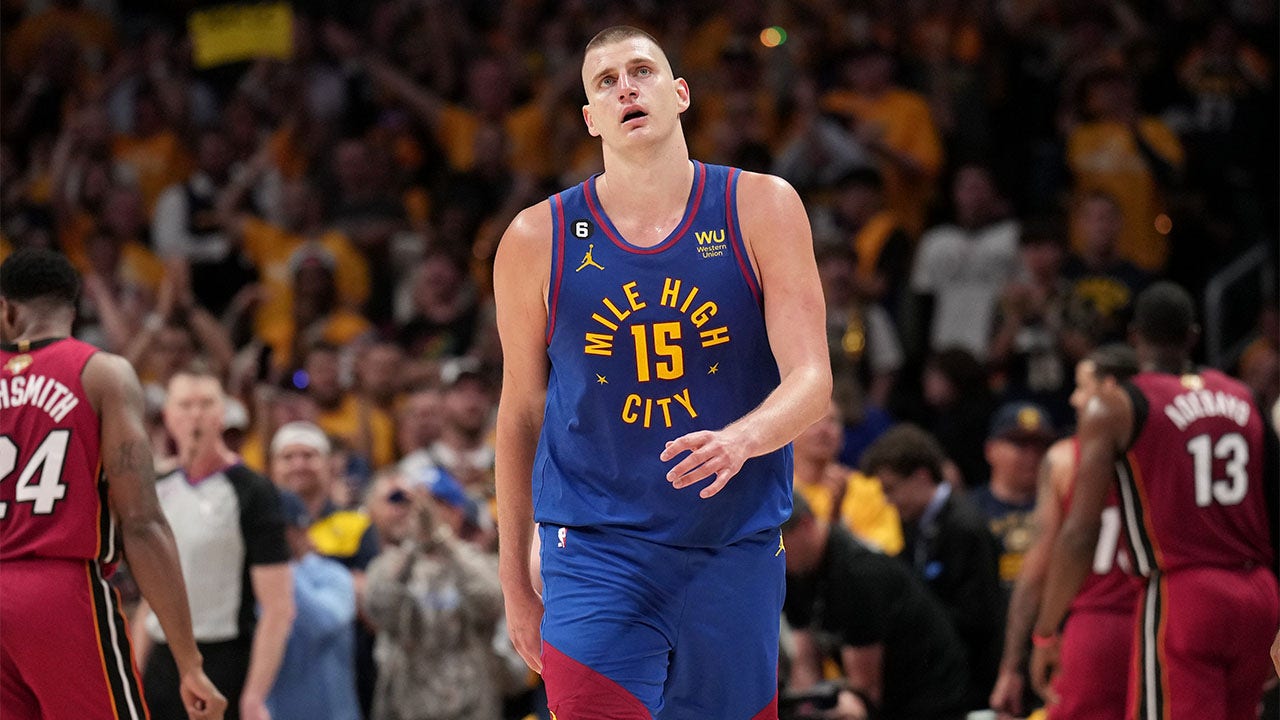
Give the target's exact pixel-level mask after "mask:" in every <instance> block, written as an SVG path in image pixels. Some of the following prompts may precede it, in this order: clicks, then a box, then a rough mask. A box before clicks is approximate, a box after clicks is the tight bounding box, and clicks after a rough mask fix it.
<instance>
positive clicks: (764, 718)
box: [751, 691, 778, 720]
mask: <svg viewBox="0 0 1280 720" xmlns="http://www.w3.org/2000/svg"><path fill="white" fill-rule="evenodd" d="M751 720H778V693H777V691H774V693H773V699H772V700H770V701H769V704H768V705H765V706H764V707H763V708H761V709H760V712H758V713H756V714H755V715H752V716H751Z"/></svg>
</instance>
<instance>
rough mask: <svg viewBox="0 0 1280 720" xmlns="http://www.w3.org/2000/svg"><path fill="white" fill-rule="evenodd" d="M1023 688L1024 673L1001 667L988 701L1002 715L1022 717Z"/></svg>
mask: <svg viewBox="0 0 1280 720" xmlns="http://www.w3.org/2000/svg"><path fill="white" fill-rule="evenodd" d="M1022 690H1023V681H1022V673H1021V672H1019V671H1017V670H1011V669H1006V668H1001V669H1000V675H999V676H998V677H996V686H995V688H994V689H993V690H992V691H991V697H990V698H988V699H987V703H988V704H989V705H990V706H991V709H992V710H995V711H996V712H997V713H999V716H1000V717H1022Z"/></svg>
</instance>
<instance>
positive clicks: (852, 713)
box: [826, 690, 870, 720]
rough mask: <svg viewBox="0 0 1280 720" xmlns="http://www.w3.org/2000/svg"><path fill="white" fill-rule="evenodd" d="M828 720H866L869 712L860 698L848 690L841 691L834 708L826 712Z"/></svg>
mask: <svg viewBox="0 0 1280 720" xmlns="http://www.w3.org/2000/svg"><path fill="white" fill-rule="evenodd" d="M826 717H827V718H828V720H867V718H868V717H870V711H869V710H867V704H866V703H864V702H862V698H860V697H858V696H857V695H855V694H854V693H852V692H850V691H848V690H841V691H840V694H839V695H837V696H836V706H835V707H834V708H832V709H830V710H828V711H827V713H826Z"/></svg>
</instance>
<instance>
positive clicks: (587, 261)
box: [574, 243, 604, 272]
mask: <svg viewBox="0 0 1280 720" xmlns="http://www.w3.org/2000/svg"><path fill="white" fill-rule="evenodd" d="M595 249H596V246H595V243H592V244H590V245H588V246H587V254H586V255H583V256H582V264H581V265H579V266H578V269H577V270H574V272H582V269H583V268H585V267H587V266H590V267H593V268H598V269H600V270H603V269H604V266H603V265H601V264H600V263H598V262H596V261H595V259H594V258H592V257H591V251H592V250H595Z"/></svg>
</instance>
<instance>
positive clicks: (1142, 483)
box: [1117, 370, 1272, 577]
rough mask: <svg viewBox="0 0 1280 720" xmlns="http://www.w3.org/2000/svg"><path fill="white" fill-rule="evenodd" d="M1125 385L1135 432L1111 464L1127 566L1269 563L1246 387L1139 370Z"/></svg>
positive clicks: (1259, 444)
mask: <svg viewBox="0 0 1280 720" xmlns="http://www.w3.org/2000/svg"><path fill="white" fill-rule="evenodd" d="M1126 389H1127V390H1128V391H1129V395H1130V398H1131V399H1132V400H1133V406H1134V408H1133V409H1134V428H1135V431H1134V438H1133V444H1132V445H1131V446H1130V448H1129V452H1128V454H1127V455H1126V457H1125V459H1124V461H1123V462H1121V463H1119V464H1118V467H1117V470H1118V476H1119V489H1120V498H1121V502H1122V513H1123V517H1122V519H1123V521H1124V524H1125V529H1126V532H1127V534H1128V537H1129V541H1130V543H1131V549H1132V551H1133V554H1134V557H1133V559H1134V563H1135V565H1136V569H1137V571H1138V572H1139V573H1140V574H1141V575H1143V576H1146V577H1150V576H1151V574H1152V572H1153V570H1159V571H1161V572H1169V571H1172V570H1177V569H1180V568H1184V567H1191V566H1216V567H1228V568H1245V567H1252V566H1257V565H1267V566H1270V564H1271V555H1272V553H1271V546H1270V542H1269V536H1268V520H1267V512H1266V499H1265V492H1264V488H1263V477H1262V464H1263V463H1262V454H1263V452H1264V449H1263V437H1262V433H1263V432H1264V429H1263V424H1262V419H1261V417H1259V414H1258V409H1257V407H1256V406H1255V405H1254V402H1253V400H1252V394H1251V393H1250V391H1249V389H1248V388H1247V387H1246V386H1245V385H1244V384H1242V383H1240V382H1238V381H1236V380H1234V379H1232V378H1230V377H1227V376H1226V375H1224V374H1222V373H1220V372H1218V371H1216V370H1202V371H1200V372H1198V373H1194V374H1186V375H1181V376H1179V375H1172V374H1167V373H1155V372H1144V373H1140V374H1138V375H1136V376H1134V377H1133V379H1132V380H1131V381H1130V383H1128V384H1127V385H1126Z"/></svg>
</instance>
